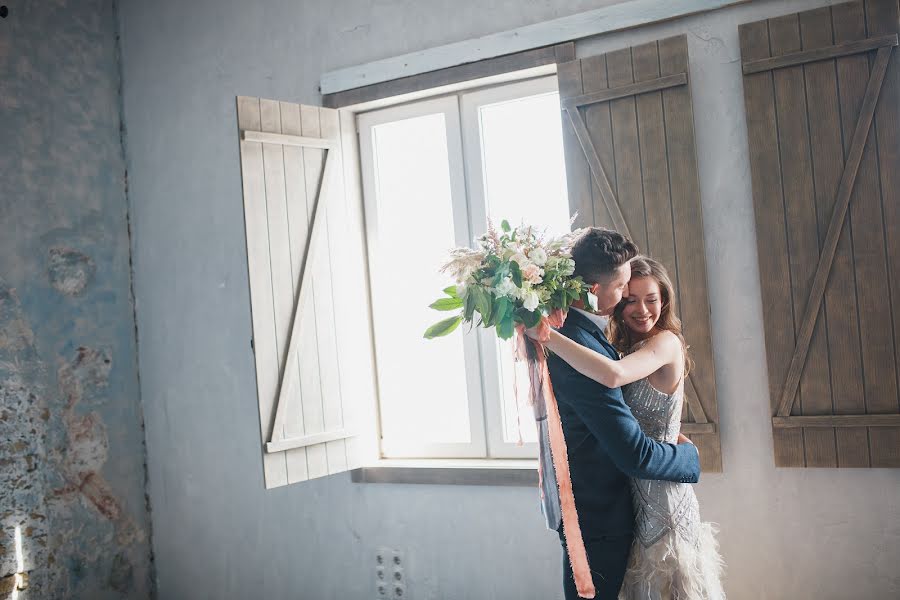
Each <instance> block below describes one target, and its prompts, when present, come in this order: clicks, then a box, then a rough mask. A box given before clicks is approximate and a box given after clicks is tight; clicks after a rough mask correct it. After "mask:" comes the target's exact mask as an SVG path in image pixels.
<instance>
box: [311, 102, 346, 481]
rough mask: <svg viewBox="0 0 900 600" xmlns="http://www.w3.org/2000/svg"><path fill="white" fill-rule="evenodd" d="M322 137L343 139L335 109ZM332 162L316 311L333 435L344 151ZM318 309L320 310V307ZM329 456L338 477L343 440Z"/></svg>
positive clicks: (338, 418)
mask: <svg viewBox="0 0 900 600" xmlns="http://www.w3.org/2000/svg"><path fill="white" fill-rule="evenodd" d="M319 124H320V135H321V137H323V138H328V139H334V140H337V139H338V138H339V136H340V123H339V122H338V113H337V111H336V110H334V109H329V108H320V109H319ZM329 153H330V154H331V160H332V161H333V163H334V164H333V165H332V168H331V169H330V177H331V181H330V182H329V186H328V196H329V198H324V197H320V198H319V200H320V201H321V202H326V204H322V206H321V207H322V208H323V209H324V212H323V213H322V218H323V219H325V220H326V224H325V227H326V228H325V235H324V236H323V239H322V244H323V245H324V247H325V248H327V251H324V250H323V252H322V255H321V260H320V261H319V263H320V264H321V265H322V266H321V271H317V272H316V274H317V275H319V274H320V273H321V274H320V275H319V282H320V284H322V285H321V286H320V288H319V289H320V291H321V292H322V295H323V302H322V304H323V305H324V306H321V310H317V311H316V314H317V315H320V316H321V323H323V325H324V327H323V329H324V330H325V331H322V330H320V336H319V356H320V362H319V364H320V365H321V373H322V395H323V400H324V410H325V415H324V418H325V429H326V430H327V431H334V430H335V429H342V428H343V427H344V411H343V395H342V393H341V377H340V366H339V362H338V350H337V338H336V331H335V318H336V315H335V312H334V304H335V303H334V281H333V279H334V277H340V276H341V273H336V272H335V271H334V268H333V266H334V263H335V261H334V260H333V258H332V257H333V256H335V254H336V252H337V250H336V245H337V244H339V243H340V240H341V237H342V236H341V231H340V229H341V227H342V225H341V223H340V222H339V221H338V220H337V219H336V218H335V217H336V216H337V215H338V214H339V213H338V212H337V211H336V210H335V209H334V208H332V207H334V206H335V205H336V204H338V203H339V202H340V200H341V198H343V194H344V186H343V177H342V176H341V174H342V171H343V166H342V164H341V156H340V154H341V151H340V149H339V147H335V149H334V150H330V151H329ZM317 308H318V307H317ZM326 448H327V454H328V472H329V473H330V474H331V473H339V472H343V471H346V470H347V443H346V442H345V441H344V440H335V441H333V442H327V443H326Z"/></svg>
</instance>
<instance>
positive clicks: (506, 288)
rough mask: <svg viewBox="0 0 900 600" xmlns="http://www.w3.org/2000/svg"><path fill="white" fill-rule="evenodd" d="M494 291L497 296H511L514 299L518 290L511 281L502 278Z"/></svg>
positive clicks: (507, 278)
mask: <svg viewBox="0 0 900 600" xmlns="http://www.w3.org/2000/svg"><path fill="white" fill-rule="evenodd" d="M494 290H496V292H497V295H498V296H511V297H513V298H515V297H516V291H517V290H518V288H516V284H514V283H513V282H512V279H510V278H509V277H504V278H503V281H501V282H500V283H499V284H497V287H495V288H494Z"/></svg>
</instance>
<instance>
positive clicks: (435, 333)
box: [425, 315, 462, 340]
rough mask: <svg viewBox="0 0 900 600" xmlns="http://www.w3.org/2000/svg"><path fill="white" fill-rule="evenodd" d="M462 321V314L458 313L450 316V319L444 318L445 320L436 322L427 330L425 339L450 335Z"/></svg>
mask: <svg viewBox="0 0 900 600" xmlns="http://www.w3.org/2000/svg"><path fill="white" fill-rule="evenodd" d="M460 322H462V315H456V316H455V317H450V318H448V319H444V320H443V321H440V322H438V323H435V324H434V325H432V326H431V327H429V328H428V329H427V330H425V339H427V340H431V339H434V338H436V337H443V336H445V335H449V334H451V333H453V330H454V329H456V328H457V327H458V326H459V324H460Z"/></svg>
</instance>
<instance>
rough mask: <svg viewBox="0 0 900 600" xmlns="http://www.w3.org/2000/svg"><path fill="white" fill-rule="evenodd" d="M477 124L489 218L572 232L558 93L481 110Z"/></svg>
mask: <svg viewBox="0 0 900 600" xmlns="http://www.w3.org/2000/svg"><path fill="white" fill-rule="evenodd" d="M479 121H480V124H481V150H482V151H481V155H482V157H483V161H484V164H483V171H484V192H485V193H484V195H485V202H486V203H487V214H488V217H489V218H490V219H492V220H493V221H495V222H496V223H499V222H500V221H501V220H503V219H506V220H508V221H509V222H510V224H512V225H513V226H515V225H518V224H519V223H520V222H525V223H527V224H529V225H535V226H539V227H542V228H543V227H546V228H548V231H550V232H552V233H556V234H559V233H565V232H567V231H569V201H568V195H567V192H566V167H565V162H564V159H563V147H562V128H561V124H560V112H559V94H557V93H551V94H541V95H539V96H529V97H527V98H520V99H517V100H512V101H508V102H500V103H497V104H489V105H486V106H482V107H481V108H480V110H479Z"/></svg>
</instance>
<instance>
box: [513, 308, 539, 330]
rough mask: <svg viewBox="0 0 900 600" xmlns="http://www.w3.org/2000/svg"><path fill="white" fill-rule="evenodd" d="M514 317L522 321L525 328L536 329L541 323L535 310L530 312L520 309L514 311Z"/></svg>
mask: <svg viewBox="0 0 900 600" xmlns="http://www.w3.org/2000/svg"><path fill="white" fill-rule="evenodd" d="M516 315H517V316H518V317H519V318H520V319H522V323H524V324H525V327H529V328H530V327H537V326H538V324H539V323H540V322H541V313H540V311H537V310H534V311H531V310H525V309H524V308H520V309H519V310H517V311H516Z"/></svg>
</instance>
